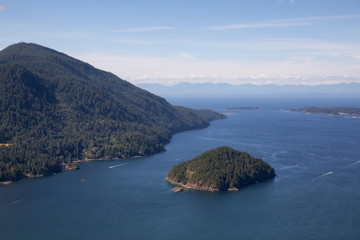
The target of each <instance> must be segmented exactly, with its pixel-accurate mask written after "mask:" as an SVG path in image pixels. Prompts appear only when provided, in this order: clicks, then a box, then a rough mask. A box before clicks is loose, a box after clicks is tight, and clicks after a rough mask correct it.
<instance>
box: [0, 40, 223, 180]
mask: <svg viewBox="0 0 360 240" xmlns="http://www.w3.org/2000/svg"><path fill="white" fill-rule="evenodd" d="M222 118H224V116H223V115H221V114H219V113H215V112H213V111H209V110H192V109H188V108H184V107H175V106H172V105H171V104H169V103H168V102H167V101H166V100H165V99H163V98H161V97H158V96H155V95H153V94H151V93H149V92H147V91H145V90H142V89H140V88H137V87H135V86H134V85H132V84H131V83H129V82H127V81H124V80H122V79H120V78H118V77H117V76H115V75H114V74H111V73H109V72H105V71H101V70H99V69H96V68H94V67H92V66H91V65H89V64H87V63H84V62H82V61H79V60H77V59H74V58H72V57H69V56H67V55H65V54H63V53H59V52H57V51H54V50H52V49H49V48H45V47H42V46H39V45H36V44H28V43H18V44H15V45H12V46H9V47H8V48H6V49H4V50H2V51H0V143H1V145H0V181H5V180H15V179H19V178H21V177H23V176H25V175H27V176H36V175H47V174H50V173H53V172H59V171H61V169H62V167H63V165H65V164H71V163H72V162H73V161H74V160H78V159H93V158H95V159H97V158H124V157H131V156H138V155H140V156H144V155H149V154H153V153H157V152H160V151H163V150H164V144H166V143H168V142H169V141H170V138H171V136H172V134H174V133H176V132H179V131H183V130H188V129H195V128H201V127H206V126H208V125H209V122H210V121H211V120H215V119H222ZM5 143H6V144H5Z"/></svg>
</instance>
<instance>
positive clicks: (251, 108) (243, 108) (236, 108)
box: [225, 107, 262, 110]
mask: <svg viewBox="0 0 360 240" xmlns="http://www.w3.org/2000/svg"><path fill="white" fill-rule="evenodd" d="M225 109H226V110H262V108H260V107H230V108H225Z"/></svg>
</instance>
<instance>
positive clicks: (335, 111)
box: [289, 107, 360, 118]
mask: <svg viewBox="0 0 360 240" xmlns="http://www.w3.org/2000/svg"><path fill="white" fill-rule="evenodd" d="M289 111H294V112H305V113H311V114H328V115H331V116H339V115H344V116H351V117H353V118H359V117H360V108H353V107H303V108H298V109H290V110H289Z"/></svg>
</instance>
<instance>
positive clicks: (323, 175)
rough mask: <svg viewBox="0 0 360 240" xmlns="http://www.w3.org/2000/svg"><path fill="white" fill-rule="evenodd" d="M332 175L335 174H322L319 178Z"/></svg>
mask: <svg viewBox="0 0 360 240" xmlns="http://www.w3.org/2000/svg"><path fill="white" fill-rule="evenodd" d="M331 174H333V172H328V173H325V174H322V175H320V176H318V177H317V178H322V177H325V176H328V175H331Z"/></svg>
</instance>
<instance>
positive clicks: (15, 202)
mask: <svg viewBox="0 0 360 240" xmlns="http://www.w3.org/2000/svg"><path fill="white" fill-rule="evenodd" d="M23 200H24V199H23V198H20V199H18V200H15V201H13V202H11V203H10V204H17V203H19V202H22V201H23Z"/></svg>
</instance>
